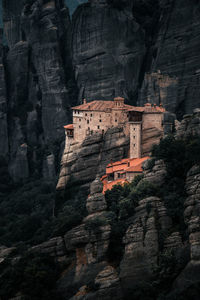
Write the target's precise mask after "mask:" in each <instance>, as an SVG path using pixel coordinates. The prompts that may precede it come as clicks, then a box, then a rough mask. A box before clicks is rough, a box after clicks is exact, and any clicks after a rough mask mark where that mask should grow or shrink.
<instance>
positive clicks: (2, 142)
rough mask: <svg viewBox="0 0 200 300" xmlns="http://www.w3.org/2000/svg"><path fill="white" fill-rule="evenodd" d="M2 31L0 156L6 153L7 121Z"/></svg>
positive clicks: (0, 55)
mask: <svg viewBox="0 0 200 300" xmlns="http://www.w3.org/2000/svg"><path fill="white" fill-rule="evenodd" d="M1 40H2V33H1V36H0V156H4V157H5V156H7V154H8V123H7V110H8V108H7V99H6V82H5V69H4V65H3V46H2V44H1V42H2V41H1Z"/></svg>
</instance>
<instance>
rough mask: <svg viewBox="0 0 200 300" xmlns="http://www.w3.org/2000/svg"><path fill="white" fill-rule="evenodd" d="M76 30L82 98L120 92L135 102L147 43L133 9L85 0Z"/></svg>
mask: <svg viewBox="0 0 200 300" xmlns="http://www.w3.org/2000/svg"><path fill="white" fill-rule="evenodd" d="M72 34H73V45H72V46H73V48H72V49H73V50H72V51H73V65H74V69H75V77H76V80H77V84H78V88H79V101H81V99H82V98H87V100H89V101H91V100H94V99H105V100H106V99H112V98H113V97H114V96H119V95H120V96H123V97H125V98H126V99H128V100H130V101H132V103H133V101H134V95H135V93H136V91H137V87H138V78H139V73H140V68H141V65H142V62H143V57H144V53H145V44H144V32H143V31H142V29H141V27H140V25H139V24H138V23H137V22H136V21H135V20H134V18H133V16H132V14H131V11H130V9H128V8H122V9H118V8H115V7H113V6H112V5H108V3H107V1H90V3H87V4H83V5H82V6H80V7H79V8H78V9H77V10H76V12H75V14H74V16H73V32H72ZM135 100H136V98H135Z"/></svg>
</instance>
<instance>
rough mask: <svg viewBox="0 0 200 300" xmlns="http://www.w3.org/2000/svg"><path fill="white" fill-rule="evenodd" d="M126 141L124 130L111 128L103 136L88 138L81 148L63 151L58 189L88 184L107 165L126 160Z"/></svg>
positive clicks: (75, 147) (75, 145) (101, 172)
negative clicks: (111, 162)
mask: <svg viewBox="0 0 200 300" xmlns="http://www.w3.org/2000/svg"><path fill="white" fill-rule="evenodd" d="M128 149H129V138H128V137H127V136H126V135H125V133H124V132H123V128H118V127H116V128H111V129H109V130H108V131H107V132H106V133H105V134H94V135H92V136H88V137H87V138H86V139H85V140H84V142H83V143H82V145H81V146H80V144H77V143H73V144H72V145H71V146H70V147H68V148H67V149H65V151H64V154H63V157H62V162H61V172H60V177H59V181H58V185H57V188H58V189H64V188H65V187H70V186H72V185H73V184H76V185H77V184H79V185H83V184H88V183H90V182H91V181H92V180H94V178H95V176H96V174H97V173H99V174H100V175H103V174H104V173H105V168H106V165H107V164H108V163H109V162H110V161H111V160H113V161H118V160H120V159H122V158H124V157H127V155H128Z"/></svg>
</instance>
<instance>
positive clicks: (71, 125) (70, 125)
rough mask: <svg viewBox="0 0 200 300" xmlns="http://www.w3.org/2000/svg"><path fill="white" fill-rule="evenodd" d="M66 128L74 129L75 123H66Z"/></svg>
mask: <svg viewBox="0 0 200 300" xmlns="http://www.w3.org/2000/svg"><path fill="white" fill-rule="evenodd" d="M64 128H65V129H74V125H73V124H69V125H65V126H64Z"/></svg>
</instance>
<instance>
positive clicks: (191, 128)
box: [176, 108, 200, 138]
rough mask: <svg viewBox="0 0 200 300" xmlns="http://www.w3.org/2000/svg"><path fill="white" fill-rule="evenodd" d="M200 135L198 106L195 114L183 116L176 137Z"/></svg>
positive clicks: (199, 111) (199, 110)
mask: <svg viewBox="0 0 200 300" xmlns="http://www.w3.org/2000/svg"><path fill="white" fill-rule="evenodd" d="M199 135H200V109H199V108H196V109H194V111H193V114H187V115H184V116H183V120H182V121H181V122H180V123H179V125H178V126H177V131H176V137H177V138H187V137H191V136H199Z"/></svg>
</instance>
